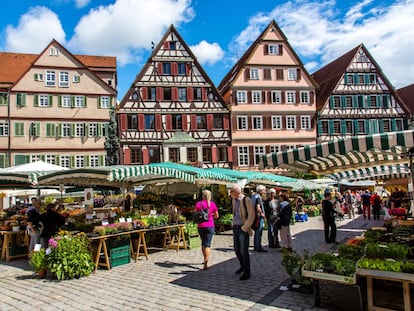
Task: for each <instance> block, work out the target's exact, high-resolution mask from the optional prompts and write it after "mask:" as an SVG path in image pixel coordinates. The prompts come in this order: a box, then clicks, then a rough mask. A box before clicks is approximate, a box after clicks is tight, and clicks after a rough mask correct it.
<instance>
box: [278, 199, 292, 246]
mask: <svg viewBox="0 0 414 311" xmlns="http://www.w3.org/2000/svg"><path fill="white" fill-rule="evenodd" d="M279 197H280V201H281V202H280V205H279V206H280V211H279V218H280V240H281V244H282V248H284V249H286V250H288V251H290V252H291V251H292V235H291V234H290V221H291V219H292V213H293V211H292V206H291V205H290V203H289V193H288V192H287V191H282V192H281V193H280V196H279Z"/></svg>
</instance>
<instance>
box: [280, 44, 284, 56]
mask: <svg viewBox="0 0 414 311" xmlns="http://www.w3.org/2000/svg"><path fill="white" fill-rule="evenodd" d="M279 55H283V45H282V44H279Z"/></svg>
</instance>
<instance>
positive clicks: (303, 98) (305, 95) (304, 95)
mask: <svg viewBox="0 0 414 311" xmlns="http://www.w3.org/2000/svg"><path fill="white" fill-rule="evenodd" d="M300 102H301V103H302V104H309V103H310V95H309V92H308V91H301V92H300Z"/></svg>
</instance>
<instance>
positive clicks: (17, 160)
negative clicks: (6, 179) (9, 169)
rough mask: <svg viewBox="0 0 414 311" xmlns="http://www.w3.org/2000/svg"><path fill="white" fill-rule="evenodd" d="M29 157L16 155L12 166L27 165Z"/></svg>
mask: <svg viewBox="0 0 414 311" xmlns="http://www.w3.org/2000/svg"><path fill="white" fill-rule="evenodd" d="M29 161H30V156H29V155H26V154H16V155H15V156H14V165H15V166H16V165H20V164H26V163H29Z"/></svg>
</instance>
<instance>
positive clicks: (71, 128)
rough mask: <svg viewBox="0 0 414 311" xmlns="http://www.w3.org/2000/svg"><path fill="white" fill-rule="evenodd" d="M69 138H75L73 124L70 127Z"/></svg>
mask: <svg viewBox="0 0 414 311" xmlns="http://www.w3.org/2000/svg"><path fill="white" fill-rule="evenodd" d="M70 137H75V123H71V125H70Z"/></svg>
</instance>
